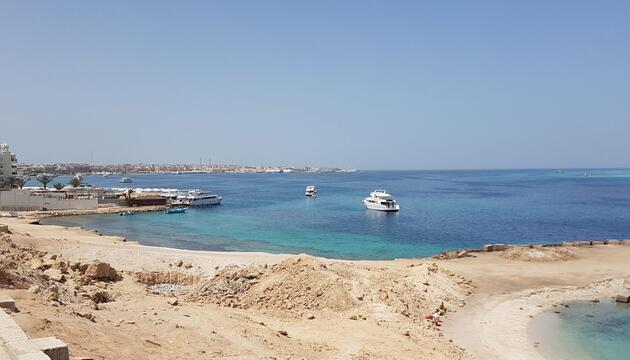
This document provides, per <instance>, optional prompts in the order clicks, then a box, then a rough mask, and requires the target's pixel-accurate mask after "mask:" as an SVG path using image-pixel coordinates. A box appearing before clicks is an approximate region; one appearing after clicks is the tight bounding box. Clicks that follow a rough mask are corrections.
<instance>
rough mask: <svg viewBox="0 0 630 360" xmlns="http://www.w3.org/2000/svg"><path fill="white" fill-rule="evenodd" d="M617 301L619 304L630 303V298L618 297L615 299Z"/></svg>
mask: <svg viewBox="0 0 630 360" xmlns="http://www.w3.org/2000/svg"><path fill="white" fill-rule="evenodd" d="M615 301H616V302H618V303H624V304H627V303H630V296H626V295H617V297H615Z"/></svg>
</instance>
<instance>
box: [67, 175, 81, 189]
mask: <svg viewBox="0 0 630 360" xmlns="http://www.w3.org/2000/svg"><path fill="white" fill-rule="evenodd" d="M82 183H83V178H82V177H80V176H75V177H73V178H72V179H70V181H69V182H68V184H70V186H72V187H79V186H81V184H82Z"/></svg>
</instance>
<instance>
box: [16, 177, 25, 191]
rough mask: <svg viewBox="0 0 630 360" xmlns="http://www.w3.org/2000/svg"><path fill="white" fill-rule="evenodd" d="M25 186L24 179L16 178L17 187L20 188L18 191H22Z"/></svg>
mask: <svg viewBox="0 0 630 360" xmlns="http://www.w3.org/2000/svg"><path fill="white" fill-rule="evenodd" d="M24 185H26V179H25V178H23V177H21V176H20V177H17V178H15V186H17V187H18V189H21V188H23V187H24Z"/></svg>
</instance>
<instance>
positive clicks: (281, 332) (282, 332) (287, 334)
mask: <svg viewBox="0 0 630 360" xmlns="http://www.w3.org/2000/svg"><path fill="white" fill-rule="evenodd" d="M278 334H280V335H283V336H289V333H288V332H287V331H286V330H278Z"/></svg>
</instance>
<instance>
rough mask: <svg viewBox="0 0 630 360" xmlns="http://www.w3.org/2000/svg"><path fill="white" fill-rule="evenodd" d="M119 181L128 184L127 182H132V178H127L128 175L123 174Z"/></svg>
mask: <svg viewBox="0 0 630 360" xmlns="http://www.w3.org/2000/svg"><path fill="white" fill-rule="evenodd" d="M120 182H121V183H123V184H129V183H132V182H133V180H131V178H129V177H126V176H123V177H122V178H121V179H120Z"/></svg>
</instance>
